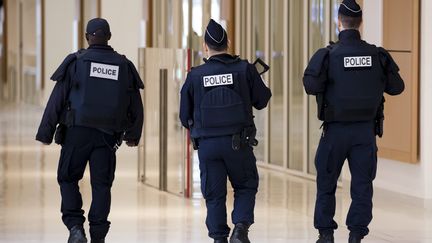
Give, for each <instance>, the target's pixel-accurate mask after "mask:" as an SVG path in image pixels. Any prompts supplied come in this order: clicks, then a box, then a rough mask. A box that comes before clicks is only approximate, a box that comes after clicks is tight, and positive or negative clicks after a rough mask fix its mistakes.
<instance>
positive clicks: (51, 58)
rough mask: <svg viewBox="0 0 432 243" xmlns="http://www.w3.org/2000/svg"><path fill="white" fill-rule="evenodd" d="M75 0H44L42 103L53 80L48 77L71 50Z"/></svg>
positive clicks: (46, 98)
mask: <svg viewBox="0 0 432 243" xmlns="http://www.w3.org/2000/svg"><path fill="white" fill-rule="evenodd" d="M74 11H75V1H71V0H45V9H44V13H43V14H44V15H45V31H44V33H45V35H44V39H45V48H44V58H45V67H44V70H45V79H46V81H45V84H46V86H45V90H44V100H45V101H44V103H46V101H47V100H48V98H49V95H50V94H51V90H52V88H53V87H54V84H55V83H54V82H52V81H50V80H49V78H50V77H51V75H52V74H53V72H54V71H55V69H56V68H57V67H58V66H59V65H60V63H61V62H62V61H63V59H64V58H65V57H66V56H67V55H68V54H69V53H71V52H73V29H72V22H73V18H74Z"/></svg>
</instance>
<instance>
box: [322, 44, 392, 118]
mask: <svg viewBox="0 0 432 243" xmlns="http://www.w3.org/2000/svg"><path fill="white" fill-rule="evenodd" d="M360 43H361V44H357V45H353V44H344V43H338V44H335V45H333V46H332V47H331V50H330V53H329V69H328V78H329V80H328V84H327V87H326V92H325V94H324V97H325V101H324V102H325V104H324V120H325V121H327V122H333V121H336V122H356V121H372V120H374V119H375V116H376V114H377V110H378V107H379V106H380V104H381V100H382V96H383V92H384V89H385V80H384V72H383V69H382V67H381V62H380V59H379V50H378V48H377V47H376V46H373V45H369V44H367V43H366V42H364V41H362V42H360Z"/></svg>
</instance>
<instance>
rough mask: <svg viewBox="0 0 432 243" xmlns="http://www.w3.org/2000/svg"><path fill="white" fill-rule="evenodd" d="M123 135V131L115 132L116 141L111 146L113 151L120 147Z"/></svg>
mask: <svg viewBox="0 0 432 243" xmlns="http://www.w3.org/2000/svg"><path fill="white" fill-rule="evenodd" d="M124 136H125V133H124V132H120V133H117V134H115V137H116V143H115V144H114V147H113V149H114V151H117V149H119V148H120V146H121V145H122V143H123V139H124Z"/></svg>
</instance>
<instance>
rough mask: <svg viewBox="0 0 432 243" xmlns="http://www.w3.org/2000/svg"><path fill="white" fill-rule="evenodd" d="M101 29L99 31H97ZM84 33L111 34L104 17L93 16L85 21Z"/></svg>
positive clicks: (106, 35) (104, 35)
mask: <svg viewBox="0 0 432 243" xmlns="http://www.w3.org/2000/svg"><path fill="white" fill-rule="evenodd" d="M98 30H101V31H98ZM86 33H87V34H89V35H93V36H98V37H108V36H111V31H110V26H109V24H108V21H106V19H102V18H94V19H91V20H90V21H89V22H88V23H87V28H86Z"/></svg>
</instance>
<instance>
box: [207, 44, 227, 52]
mask: <svg viewBox="0 0 432 243" xmlns="http://www.w3.org/2000/svg"><path fill="white" fill-rule="evenodd" d="M206 45H207V46H208V48H209V49H210V50H212V51H217V52H220V51H226V50H228V42H226V43H225V44H223V45H221V46H214V45H211V44H209V43H207V42H206Z"/></svg>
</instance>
